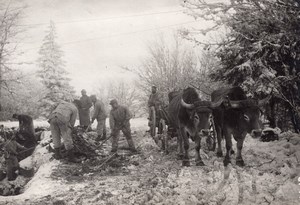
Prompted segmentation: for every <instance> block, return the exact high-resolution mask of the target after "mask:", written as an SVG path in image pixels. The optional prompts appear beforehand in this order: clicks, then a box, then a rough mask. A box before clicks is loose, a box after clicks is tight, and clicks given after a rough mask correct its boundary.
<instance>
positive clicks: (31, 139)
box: [12, 114, 37, 160]
mask: <svg viewBox="0 0 300 205" xmlns="http://www.w3.org/2000/svg"><path fill="white" fill-rule="evenodd" d="M12 118H14V119H18V120H19V132H18V134H17V136H16V141H17V142H18V143H19V144H21V145H24V146H25V147H26V148H28V150H27V151H25V152H23V153H22V155H20V156H19V159H20V160H22V159H24V158H26V157H28V156H30V155H31V154H32V153H33V151H34V149H35V147H36V145H37V139H36V137H35V131H34V126H33V120H32V117H30V116H29V115H23V114H13V116H12Z"/></svg>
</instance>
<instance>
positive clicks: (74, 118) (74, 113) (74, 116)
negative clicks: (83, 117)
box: [70, 107, 78, 127]
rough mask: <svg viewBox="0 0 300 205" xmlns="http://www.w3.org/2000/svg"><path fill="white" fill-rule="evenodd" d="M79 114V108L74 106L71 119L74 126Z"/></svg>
mask: <svg viewBox="0 0 300 205" xmlns="http://www.w3.org/2000/svg"><path fill="white" fill-rule="evenodd" d="M77 114H78V111H77V108H76V107H74V108H72V115H71V119H70V125H71V126H72V127H74V125H75V122H76V118H77Z"/></svg>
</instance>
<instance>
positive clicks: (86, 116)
mask: <svg viewBox="0 0 300 205" xmlns="http://www.w3.org/2000/svg"><path fill="white" fill-rule="evenodd" d="M80 103H81V107H80V109H79V123H80V125H82V126H88V125H89V124H90V108H91V107H92V105H93V104H92V101H91V99H90V98H89V97H88V96H87V95H84V96H82V97H81V98H80Z"/></svg>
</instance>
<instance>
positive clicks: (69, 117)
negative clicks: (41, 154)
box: [49, 102, 78, 150]
mask: <svg viewBox="0 0 300 205" xmlns="http://www.w3.org/2000/svg"><path fill="white" fill-rule="evenodd" d="M77 113H78V111H77V108H76V106H75V105H74V104H73V103H68V102H61V103H60V104H59V105H58V106H57V107H56V109H55V110H54V111H53V112H52V113H51V114H50V117H49V123H50V130H51V134H52V139H53V144H54V148H57V149H58V148H60V146H61V137H62V138H63V140H64V146H65V148H66V150H71V149H72V148H73V140H72V135H71V134H72V129H71V128H72V127H74V124H75V121H76V118H77Z"/></svg>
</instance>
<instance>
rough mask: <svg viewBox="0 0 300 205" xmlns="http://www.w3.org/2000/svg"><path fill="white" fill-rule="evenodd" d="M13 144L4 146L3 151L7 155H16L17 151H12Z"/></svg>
mask: <svg viewBox="0 0 300 205" xmlns="http://www.w3.org/2000/svg"><path fill="white" fill-rule="evenodd" d="M12 143H13V142H9V143H8V144H7V145H6V146H5V150H6V152H7V153H8V154H15V155H17V154H18V153H17V150H15V149H14V147H13V144H12Z"/></svg>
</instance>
